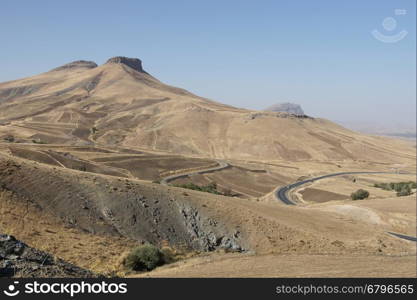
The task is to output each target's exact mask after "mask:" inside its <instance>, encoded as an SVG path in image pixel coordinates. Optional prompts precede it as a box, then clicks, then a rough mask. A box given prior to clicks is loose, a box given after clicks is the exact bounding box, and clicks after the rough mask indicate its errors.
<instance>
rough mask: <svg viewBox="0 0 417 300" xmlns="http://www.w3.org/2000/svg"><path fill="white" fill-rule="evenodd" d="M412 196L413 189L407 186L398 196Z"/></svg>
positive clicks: (398, 192)
mask: <svg viewBox="0 0 417 300" xmlns="http://www.w3.org/2000/svg"><path fill="white" fill-rule="evenodd" d="M408 195H411V187H410V186H409V185H405V186H403V187H402V188H401V190H400V191H397V196H398V197H401V196H408Z"/></svg>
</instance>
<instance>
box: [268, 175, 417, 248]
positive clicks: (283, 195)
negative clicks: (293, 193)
mask: <svg viewBox="0 0 417 300" xmlns="http://www.w3.org/2000/svg"><path fill="white" fill-rule="evenodd" d="M352 174H409V173H392V172H340V173H333V174H327V175H323V176H319V177H315V178H311V179H306V180H302V181H298V182H295V183H292V184H289V185H286V186H283V187H281V188H279V189H277V191H276V192H275V197H276V198H277V200H279V201H282V202H283V203H285V204H287V205H296V204H295V203H294V202H293V201H291V200H290V199H289V198H288V195H287V193H288V191H290V190H292V189H294V188H296V187H298V186H300V185H303V184H305V183H308V182H314V181H316V180H320V179H323V178H327V177H334V176H340V175H352ZM387 233H388V234H390V235H392V236H395V237H398V238H400V239H404V240H407V241H412V242H417V238H416V237H414V236H409V235H404V234H400V233H395V232H389V231H388V232H387Z"/></svg>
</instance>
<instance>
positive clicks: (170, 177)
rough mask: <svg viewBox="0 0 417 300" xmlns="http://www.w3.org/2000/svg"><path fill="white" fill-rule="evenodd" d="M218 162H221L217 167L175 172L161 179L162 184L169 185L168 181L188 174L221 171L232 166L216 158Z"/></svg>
mask: <svg viewBox="0 0 417 300" xmlns="http://www.w3.org/2000/svg"><path fill="white" fill-rule="evenodd" d="M216 162H217V163H218V164H219V165H218V166H216V167H212V168H208V169H203V170H198V171H194V172H189V173H179V174H174V175H170V176H167V177H164V178H162V179H161V184H163V185H168V182H170V181H172V180H175V179H177V178H182V177H187V176H191V175H197V174H203V173H209V172H214V171H220V170H223V169H226V168H228V167H230V165H229V164H228V163H227V162H224V161H221V160H216Z"/></svg>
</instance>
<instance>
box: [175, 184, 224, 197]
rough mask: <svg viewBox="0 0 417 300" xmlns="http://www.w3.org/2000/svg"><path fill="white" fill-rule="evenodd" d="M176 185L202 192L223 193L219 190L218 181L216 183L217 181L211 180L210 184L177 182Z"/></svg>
mask: <svg viewBox="0 0 417 300" xmlns="http://www.w3.org/2000/svg"><path fill="white" fill-rule="evenodd" d="M174 186H176V187H181V188H184V189H190V190H195V191H200V192H206V193H211V194H216V195H222V193H220V192H219V191H218V190H217V183H215V182H211V183H209V184H208V185H203V186H200V185H197V184H194V183H192V182H190V183H185V184H176V185H174Z"/></svg>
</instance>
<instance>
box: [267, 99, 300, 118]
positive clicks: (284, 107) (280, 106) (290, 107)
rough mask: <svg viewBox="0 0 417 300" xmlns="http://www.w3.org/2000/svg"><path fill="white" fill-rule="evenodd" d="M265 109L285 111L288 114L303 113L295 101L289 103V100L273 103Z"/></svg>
mask: <svg viewBox="0 0 417 300" xmlns="http://www.w3.org/2000/svg"><path fill="white" fill-rule="evenodd" d="M265 110H266V111H275V112H286V113H289V114H293V115H299V116H302V115H304V111H303V109H302V108H301V106H300V105H298V104H295V103H289V102H285V103H277V104H273V105H271V106H270V107H268V108H266V109H265Z"/></svg>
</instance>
